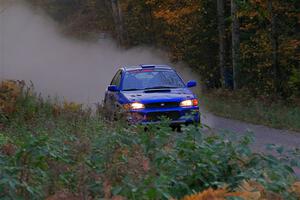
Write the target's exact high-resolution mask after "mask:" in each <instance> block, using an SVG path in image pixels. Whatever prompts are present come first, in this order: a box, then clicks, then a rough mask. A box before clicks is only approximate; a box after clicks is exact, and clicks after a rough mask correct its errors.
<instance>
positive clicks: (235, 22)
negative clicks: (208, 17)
mask: <svg viewBox="0 0 300 200" xmlns="http://www.w3.org/2000/svg"><path fill="white" fill-rule="evenodd" d="M236 1H237V0H231V20H232V68H233V88H234V89H235V90H236V89H238V88H239V87H240V86H239V65H240V63H239V60H240V22H239V18H238V5H237V4H236Z"/></svg>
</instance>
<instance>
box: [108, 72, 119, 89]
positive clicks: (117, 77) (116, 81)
mask: <svg viewBox="0 0 300 200" xmlns="http://www.w3.org/2000/svg"><path fill="white" fill-rule="evenodd" d="M121 77H122V71H121V70H120V71H118V72H117V73H116V75H115V76H114V78H113V80H112V81H111V83H110V84H111V85H116V86H118V87H119V86H120V82H121Z"/></svg>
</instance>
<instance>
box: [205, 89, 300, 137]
mask: <svg viewBox="0 0 300 200" xmlns="http://www.w3.org/2000/svg"><path fill="white" fill-rule="evenodd" d="M202 102H203V104H204V106H205V108H206V109H207V110H208V111H210V112H212V113H213V114H216V115H218V116H222V117H226V118H231V119H237V120H241V121H245V122H250V123H254V124H259V125H266V126H269V127H273V128H278V129H288V130H293V131H298V132H300V103H299V102H298V103H297V102H296V101H290V102H289V103H286V102H283V101H280V100H276V99H275V98H273V99H266V98H263V97H260V98H259V97H258V98H253V97H251V96H250V95H249V94H248V93H246V92H243V91H239V92H231V91H223V90H215V91H210V92H209V93H206V94H202Z"/></svg>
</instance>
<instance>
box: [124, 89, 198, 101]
mask: <svg viewBox="0 0 300 200" xmlns="http://www.w3.org/2000/svg"><path fill="white" fill-rule="evenodd" d="M122 94H123V95H124V97H125V98H126V99H127V101H128V102H141V103H150V102H151V103H154V102H171V101H178V102H179V101H182V100H185V99H191V98H195V95H194V94H193V93H192V92H191V91H190V90H189V89H188V88H176V89H166V90H165V89H163V90H151V91H143V90H139V91H123V92H122Z"/></svg>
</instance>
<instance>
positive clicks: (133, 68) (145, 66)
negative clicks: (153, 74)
mask: <svg viewBox="0 0 300 200" xmlns="http://www.w3.org/2000/svg"><path fill="white" fill-rule="evenodd" d="M122 69H123V70H124V71H133V70H139V69H166V70H171V69H172V67H170V66H168V65H149V64H147V65H137V66H125V67H123V68H122Z"/></svg>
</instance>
